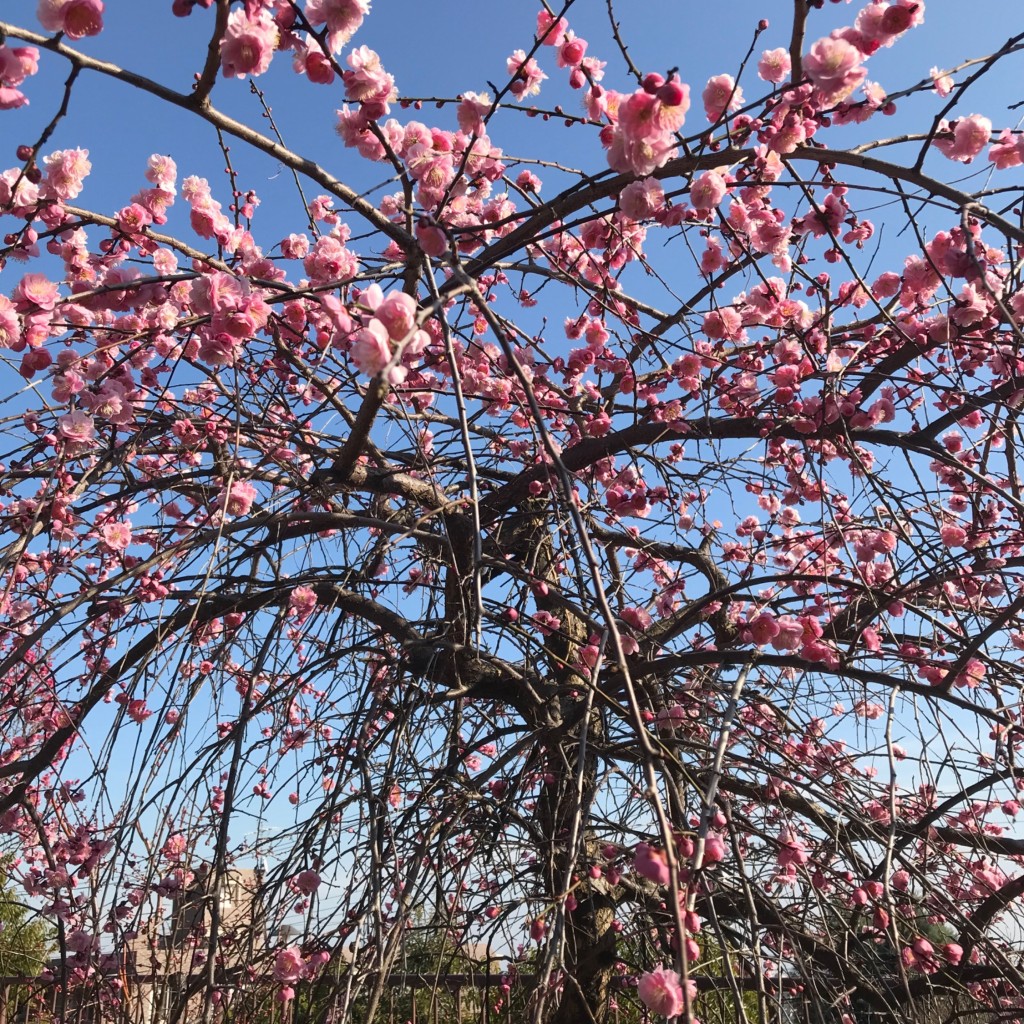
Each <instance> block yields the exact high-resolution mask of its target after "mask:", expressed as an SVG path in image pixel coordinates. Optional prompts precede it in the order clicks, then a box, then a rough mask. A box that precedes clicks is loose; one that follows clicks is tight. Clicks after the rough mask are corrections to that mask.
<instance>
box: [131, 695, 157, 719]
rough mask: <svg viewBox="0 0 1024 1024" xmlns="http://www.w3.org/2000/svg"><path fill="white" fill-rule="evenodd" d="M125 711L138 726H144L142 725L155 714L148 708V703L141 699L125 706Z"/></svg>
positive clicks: (136, 699)
mask: <svg viewBox="0 0 1024 1024" xmlns="http://www.w3.org/2000/svg"><path fill="white" fill-rule="evenodd" d="M125 711H126V713H127V715H128V717H129V718H130V719H131V720H132V721H133V722H135V723H136V725H142V723H143V722H145V720H146V719H147V718H149V717H150V716H151V715H152V714H153V712H152V711H150V710H149V708H148V707H146V702H145V701H144V700H141V699H139V698H135V699H133V700H130V701H128V703H127V704H126V705H125Z"/></svg>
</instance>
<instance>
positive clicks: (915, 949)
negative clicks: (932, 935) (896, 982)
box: [900, 936, 964, 974]
mask: <svg viewBox="0 0 1024 1024" xmlns="http://www.w3.org/2000/svg"><path fill="white" fill-rule="evenodd" d="M963 955H964V951H963V947H962V946H961V945H960V944H959V943H957V942H947V943H945V944H944V945H943V946H941V947H940V948H939V949H936V948H935V947H934V946H933V945H932V944H931V943H930V942H929V941H928V940H927V939H926V938H924V936H919V937H918V938H916V939H915V940H914V942H913V944H912V945H910V946H904V947H903V949H902V950H901V951H900V960H902V961H903V966H904V967H906V968H908V969H909V970H918V971H921V972H922V973H923V974H935V973H936V972H937V971H939V970H940V969H941V967H942V966H943V964H944V963H947V964H951V965H952V966H954V967H955V966H956V965H957V964H958V963H960V961H961V959H962V958H963Z"/></svg>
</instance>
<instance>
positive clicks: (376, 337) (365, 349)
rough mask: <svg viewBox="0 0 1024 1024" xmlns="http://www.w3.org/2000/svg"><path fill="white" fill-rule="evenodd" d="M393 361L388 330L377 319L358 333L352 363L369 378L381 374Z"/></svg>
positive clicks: (353, 344)
mask: <svg viewBox="0 0 1024 1024" xmlns="http://www.w3.org/2000/svg"><path fill="white" fill-rule="evenodd" d="M390 360H391V344H390V338H389V336H388V331H387V328H386V327H385V326H384V325H383V324H382V323H381V322H380V321H379V320H378V319H377V318H376V317H372V318H371V319H370V322H369V323H368V324H367V325H366V326H365V327H363V328H362V329H361V330H359V331H357V332H356V335H355V338H354V340H353V342H352V361H353V362H354V363H355V364H356V366H358V367H359V369H360V370H362V372H363V373H365V374H368V375H369V376H371V377H372V376H374V375H375V374H378V373H380V371H381V370H383V369H384V367H385V366H387V364H388V363H389V362H390Z"/></svg>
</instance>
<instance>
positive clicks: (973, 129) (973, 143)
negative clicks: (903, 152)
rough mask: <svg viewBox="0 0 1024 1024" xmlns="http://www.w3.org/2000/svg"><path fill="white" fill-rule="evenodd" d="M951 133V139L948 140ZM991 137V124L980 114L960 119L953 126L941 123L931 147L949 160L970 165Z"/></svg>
mask: <svg viewBox="0 0 1024 1024" xmlns="http://www.w3.org/2000/svg"><path fill="white" fill-rule="evenodd" d="M950 133H952V138H950ZM991 137H992V122H991V121H990V120H989V119H988V118H987V117H982V116H981V114H969V115H968V116H967V117H961V118H960V120H959V121H957V122H956V123H955V124H953V125H949V124H948V123H947V122H945V121H943V122H942V123H941V124H940V125H939V135H938V136H936V137H935V139H933V140H932V145H933V146H934V147H935V148H936V149H937V150H939V152H940V153H942V154H943V155H945V156H947V157H949V159H950V160H958V161H959V162H960V163H965V164H966V163H970V162H971V161H972V160H973V159H974V158H975V157H976V156H977V155H978V154H979V153H980V152H981V151H982V150H983V149H984V148H985V147H986V146H987V145H988V143H989V140H990V139H991Z"/></svg>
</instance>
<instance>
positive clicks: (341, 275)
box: [302, 235, 359, 284]
mask: <svg viewBox="0 0 1024 1024" xmlns="http://www.w3.org/2000/svg"><path fill="white" fill-rule="evenodd" d="M302 266H303V268H304V269H305V271H306V273H307V274H308V275H309V277H310V279H311V280H312V281H314V282H315V283H317V284H323V283H325V282H327V281H347V280H350V279H351V278H353V277H355V276H356V274H358V273H359V261H358V259H357V258H356V256H355V254H354V253H352V252H350V251H349V250H348V249H346V248H345V244H344V242H342V240H341V239H340V238H338V237H337V236H335V235H321V236H320V237H319V238H318V239H317V240H316V242H314V244H313V248H312V249H311V250H310V251H309V254H308V255H307V256H306V258H305V259H304V260H303V261H302Z"/></svg>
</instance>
